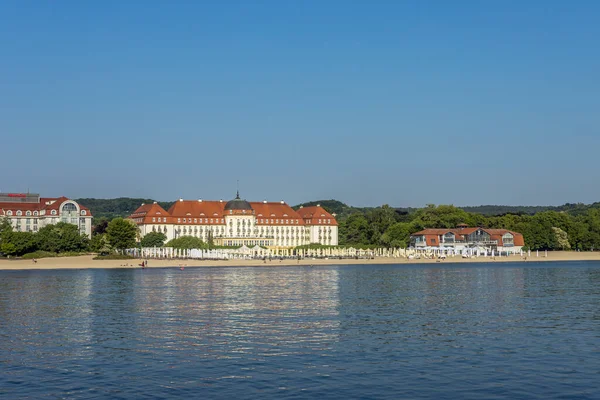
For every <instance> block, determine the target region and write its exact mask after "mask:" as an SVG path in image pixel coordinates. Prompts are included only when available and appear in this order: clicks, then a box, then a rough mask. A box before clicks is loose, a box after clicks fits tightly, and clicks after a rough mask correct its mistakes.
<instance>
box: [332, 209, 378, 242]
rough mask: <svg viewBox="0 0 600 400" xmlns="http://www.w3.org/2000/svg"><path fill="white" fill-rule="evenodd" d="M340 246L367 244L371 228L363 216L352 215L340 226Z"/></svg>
mask: <svg viewBox="0 0 600 400" xmlns="http://www.w3.org/2000/svg"><path fill="white" fill-rule="evenodd" d="M339 228H340V230H339V240H340V244H369V239H370V237H371V228H370V227H369V221H367V218H366V217H365V216H364V215H363V214H358V213H357V214H352V215H350V216H349V217H348V218H347V219H346V220H345V221H343V222H342V223H341V224H340V227H339Z"/></svg>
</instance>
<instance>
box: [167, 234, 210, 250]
mask: <svg viewBox="0 0 600 400" xmlns="http://www.w3.org/2000/svg"><path fill="white" fill-rule="evenodd" d="M165 246H166V247H173V248H175V249H206V248H208V245H207V244H206V243H204V242H203V241H202V239H200V238H197V237H194V236H181V237H178V238H177V239H171V240H169V241H168V242H167V244H165Z"/></svg>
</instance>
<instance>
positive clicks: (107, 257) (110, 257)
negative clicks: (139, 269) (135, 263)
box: [93, 254, 135, 260]
mask: <svg viewBox="0 0 600 400" xmlns="http://www.w3.org/2000/svg"><path fill="white" fill-rule="evenodd" d="M93 259H94V260H134V259H135V257H132V256H128V255H127V254H108V255H100V256H96V257H94V258H93Z"/></svg>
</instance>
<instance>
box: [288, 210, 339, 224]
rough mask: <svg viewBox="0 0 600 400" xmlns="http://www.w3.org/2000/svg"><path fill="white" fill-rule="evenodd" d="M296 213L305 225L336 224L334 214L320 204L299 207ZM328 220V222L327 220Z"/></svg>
mask: <svg viewBox="0 0 600 400" xmlns="http://www.w3.org/2000/svg"><path fill="white" fill-rule="evenodd" d="M297 213H298V214H299V215H300V217H301V218H303V219H304V222H305V223H306V224H307V225H333V226H335V225H337V224H338V223H337V221H336V220H335V218H334V216H333V215H331V214H330V213H328V212H327V211H326V210H325V209H324V208H323V207H321V206H309V207H302V208H299V209H298V211H297ZM327 221H329V222H327Z"/></svg>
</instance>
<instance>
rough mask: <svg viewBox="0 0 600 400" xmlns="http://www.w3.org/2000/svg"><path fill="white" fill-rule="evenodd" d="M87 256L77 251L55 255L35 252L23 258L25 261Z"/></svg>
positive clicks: (50, 252)
mask: <svg viewBox="0 0 600 400" xmlns="http://www.w3.org/2000/svg"><path fill="white" fill-rule="evenodd" d="M86 254H89V253H86V252H83V253H80V252H77V251H68V252H65V253H54V252H52V251H41V250H39V251H34V252H33V253H27V254H23V256H22V257H21V258H22V259H25V260H31V259H33V258H49V257H77V256H84V255H86Z"/></svg>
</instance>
